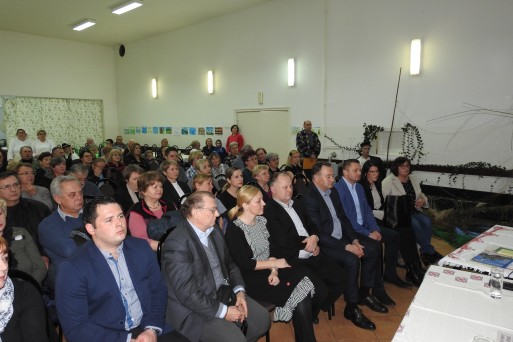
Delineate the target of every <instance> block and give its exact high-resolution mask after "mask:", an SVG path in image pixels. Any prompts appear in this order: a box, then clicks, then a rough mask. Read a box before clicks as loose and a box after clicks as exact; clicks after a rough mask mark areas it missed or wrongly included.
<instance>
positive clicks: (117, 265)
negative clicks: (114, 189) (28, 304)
mask: <svg viewBox="0 0 513 342" xmlns="http://www.w3.org/2000/svg"><path fill="white" fill-rule="evenodd" d="M83 215H84V221H85V222H86V225H85V227H86V229H87V232H88V233H89V234H90V235H91V236H92V241H88V242H86V243H85V244H84V245H83V246H81V247H80V248H79V249H78V250H77V251H76V252H75V253H74V254H73V255H72V256H71V257H69V258H68V259H66V260H64V261H63V262H62V263H61V265H60V268H59V272H58V273H57V282H56V303H57V312H58V315H59V322H60V324H61V326H62V328H63V330H64V335H65V336H66V338H67V339H68V340H69V341H73V342H76V341H78V342H82V341H83V342H90V341H109V342H110V341H119V342H126V341H135V342H147V341H148V342H149V341H152V342H155V341H166V342H167V341H173V342H174V341H187V339H185V338H184V337H183V336H182V335H180V334H179V333H178V332H176V331H172V332H166V331H165V322H164V317H165V311H166V297H167V289H166V285H165V284H164V280H163V279H162V274H161V273H160V270H159V267H158V264H157V259H156V258H155V254H154V253H153V252H152V250H151V248H150V246H149V245H148V243H147V242H146V241H144V240H141V239H137V238H133V237H130V236H128V237H127V235H126V234H127V227H126V220H125V216H124V214H123V210H122V209H121V207H120V206H119V204H117V203H116V202H115V201H114V200H113V199H111V198H109V197H98V198H95V199H93V200H91V201H90V202H89V203H87V204H86V206H85V208H84V213H83ZM167 330H169V329H167Z"/></svg>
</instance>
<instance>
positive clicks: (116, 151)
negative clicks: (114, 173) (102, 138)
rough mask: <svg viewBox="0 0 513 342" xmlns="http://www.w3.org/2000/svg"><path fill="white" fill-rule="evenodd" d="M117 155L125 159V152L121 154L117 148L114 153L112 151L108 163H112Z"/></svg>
mask: <svg viewBox="0 0 513 342" xmlns="http://www.w3.org/2000/svg"><path fill="white" fill-rule="evenodd" d="M116 154H117V155H119V156H120V157H123V152H121V151H120V150H118V149H117V148H115V149H113V150H112V151H110V153H109V157H108V158H107V161H108V162H109V163H112V157H113V156H114V155H116ZM121 161H122V160H121Z"/></svg>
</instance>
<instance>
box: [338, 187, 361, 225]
mask: <svg viewBox="0 0 513 342" xmlns="http://www.w3.org/2000/svg"><path fill="white" fill-rule="evenodd" d="M342 179H343V180H344V182H346V185H347V187H348V188H349V192H350V193H351V197H353V201H354V206H355V209H356V222H358V224H359V225H361V226H362V225H363V216H362V210H361V208H360V200H359V199H358V194H357V193H356V184H357V183H355V184H351V183H349V182H348V181H347V179H345V178H344V177H342Z"/></svg>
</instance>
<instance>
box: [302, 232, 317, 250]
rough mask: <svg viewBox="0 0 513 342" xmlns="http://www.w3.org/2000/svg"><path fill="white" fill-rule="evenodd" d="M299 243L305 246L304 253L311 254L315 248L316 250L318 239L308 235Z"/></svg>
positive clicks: (315, 236)
mask: <svg viewBox="0 0 513 342" xmlns="http://www.w3.org/2000/svg"><path fill="white" fill-rule="evenodd" d="M301 242H302V243H306V246H305V248H304V250H305V251H307V252H310V253H313V252H314V251H315V248H317V242H319V238H318V237H317V235H310V236H309V237H307V238H306V239H304V240H303V241H301Z"/></svg>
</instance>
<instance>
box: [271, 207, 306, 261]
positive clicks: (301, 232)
mask: <svg viewBox="0 0 513 342" xmlns="http://www.w3.org/2000/svg"><path fill="white" fill-rule="evenodd" d="M275 201H276V203H278V204H279V205H281V206H282V207H283V209H285V211H286V212H287V214H288V215H289V216H290V218H291V219H292V222H294V227H296V230H297V234H298V235H299V236H306V237H309V236H310V234H308V232H307V231H306V228H305V227H304V226H303V222H301V218H300V217H299V215H298V214H297V213H296V210H295V209H294V208H293V207H292V205H293V204H294V201H293V200H289V202H288V203H283V202H281V201H278V200H275ZM312 255H313V254H312V253H310V252H307V251H305V250H304V249H302V250H300V251H299V256H298V257H299V259H308V258H309V257H311V256H312Z"/></svg>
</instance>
